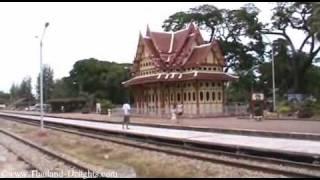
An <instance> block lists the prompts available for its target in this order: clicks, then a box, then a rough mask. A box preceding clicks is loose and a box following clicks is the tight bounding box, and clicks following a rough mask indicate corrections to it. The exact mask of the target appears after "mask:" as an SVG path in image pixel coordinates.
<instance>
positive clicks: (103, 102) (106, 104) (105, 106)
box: [99, 99, 114, 114]
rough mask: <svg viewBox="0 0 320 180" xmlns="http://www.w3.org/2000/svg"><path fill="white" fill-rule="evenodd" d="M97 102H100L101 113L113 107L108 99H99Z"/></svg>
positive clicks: (105, 112)
mask: <svg viewBox="0 0 320 180" xmlns="http://www.w3.org/2000/svg"><path fill="white" fill-rule="evenodd" d="M99 102H100V104H101V114H107V113H108V109H112V108H114V105H113V104H112V102H111V101H109V100H106V99H103V100H100V101H99Z"/></svg>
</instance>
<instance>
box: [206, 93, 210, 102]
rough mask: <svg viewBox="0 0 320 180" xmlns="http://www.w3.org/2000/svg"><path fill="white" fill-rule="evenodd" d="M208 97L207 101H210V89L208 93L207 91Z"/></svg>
mask: <svg viewBox="0 0 320 180" xmlns="http://www.w3.org/2000/svg"><path fill="white" fill-rule="evenodd" d="M206 98H207V101H209V99H210V94H209V92H208V91H207V93H206Z"/></svg>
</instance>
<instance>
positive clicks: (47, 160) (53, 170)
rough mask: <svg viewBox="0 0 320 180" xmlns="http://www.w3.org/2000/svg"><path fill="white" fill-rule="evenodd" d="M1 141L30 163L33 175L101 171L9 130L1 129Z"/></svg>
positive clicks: (66, 175)
mask: <svg viewBox="0 0 320 180" xmlns="http://www.w3.org/2000/svg"><path fill="white" fill-rule="evenodd" d="M0 136H1V137H0V143H1V144H2V145H3V146H4V147H6V148H7V149H8V150H9V151H10V152H12V153H14V154H15V155H17V156H18V157H19V159H22V160H23V161H24V162H26V163H27V164H28V165H30V167H31V168H30V170H31V171H32V172H31V176H32V177H53V178H58V177H77V178H87V177H90V176H88V175H91V177H92V176H95V177H99V173H98V172H96V171H95V170H93V169H92V168H91V167H87V166H86V165H84V164H83V163H81V162H76V161H75V160H72V159H70V157H66V155H64V154H59V153H57V152H54V151H52V150H49V149H47V148H45V147H42V146H39V145H37V144H35V143H33V142H31V141H28V140H26V139H23V138H21V137H19V136H17V135H15V134H13V133H11V132H9V131H7V130H4V129H0ZM88 173H91V174H88Z"/></svg>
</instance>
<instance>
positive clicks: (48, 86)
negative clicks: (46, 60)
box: [36, 65, 54, 103]
mask: <svg viewBox="0 0 320 180" xmlns="http://www.w3.org/2000/svg"><path fill="white" fill-rule="evenodd" d="M53 75H54V74H53V69H52V68H51V67H50V66H49V65H44V66H43V102H44V103H46V102H47V100H48V99H50V98H51V95H52V91H53V86H54V81H53ZM36 88H37V97H38V99H40V74H39V75H38V78H37V86H36Z"/></svg>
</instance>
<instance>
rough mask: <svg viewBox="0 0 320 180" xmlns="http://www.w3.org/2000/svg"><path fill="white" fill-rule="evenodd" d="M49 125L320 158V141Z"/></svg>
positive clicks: (85, 123)
mask: <svg viewBox="0 0 320 180" xmlns="http://www.w3.org/2000/svg"><path fill="white" fill-rule="evenodd" d="M0 115H4V116H10V117H18V118H23V119H31V120H37V121H40V118H39V116H35V115H22V114H10V113H3V112H0ZM46 122H53V123H59V124H65V125H72V126H76V127H88V128H92V129H97V130H103V131H114V132H122V133H126V134H132V135H140V136H154V137H157V138H165V139H175V140H181V141H184V142H187V141H192V142H199V143H203V144H220V145H226V146H237V147H246V148H253V149H261V150H264V151H281V152H288V153H293V154H304V155H308V156H313V157H314V156H316V157H319V156H320V141H317V140H301V139H289V138H276V137H259V136H248V135H235V134H226V133H215V132H203V131H196V130H182V129H169V128H163V127H162V128H161V127H146V126H139V125H131V126H129V128H130V129H129V130H123V129H122V125H121V124H114V123H105V122H92V121H83V120H76V119H68V120H66V119H63V118H53V117H44V123H46Z"/></svg>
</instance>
